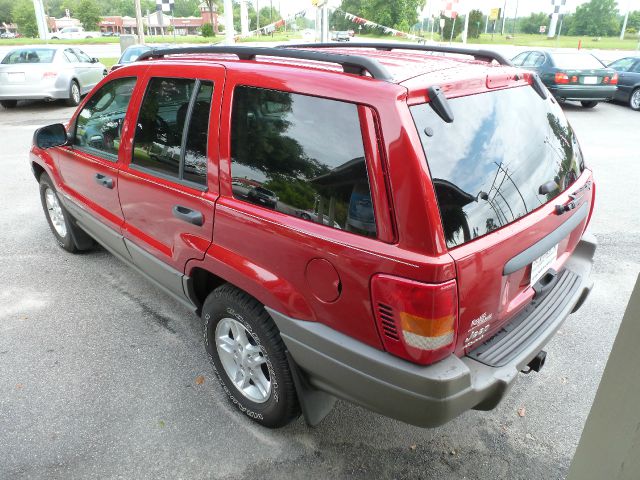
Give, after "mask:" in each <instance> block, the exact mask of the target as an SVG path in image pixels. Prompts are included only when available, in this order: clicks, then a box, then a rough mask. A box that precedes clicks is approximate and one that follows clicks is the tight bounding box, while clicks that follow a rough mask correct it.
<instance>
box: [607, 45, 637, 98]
mask: <svg viewBox="0 0 640 480" xmlns="http://www.w3.org/2000/svg"><path fill="white" fill-rule="evenodd" d="M609 67H611V68H613V69H614V70H615V71H616V72H618V76H619V79H618V91H617V92H616V100H617V101H619V102H624V103H626V104H627V105H629V106H630V107H631V108H633V109H634V110H640V57H625V58H621V59H620V60H616V61H615V62H613V63H612V64H610V65H609Z"/></svg>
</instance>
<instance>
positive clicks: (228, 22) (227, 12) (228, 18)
mask: <svg viewBox="0 0 640 480" xmlns="http://www.w3.org/2000/svg"><path fill="white" fill-rule="evenodd" d="M136 1H137V2H139V1H140V0H136ZM224 23H225V25H224V37H225V38H224V43H225V44H227V45H233V43H234V39H233V37H234V31H233V2H232V1H231V0H224Z"/></svg>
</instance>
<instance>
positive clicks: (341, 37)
mask: <svg viewBox="0 0 640 480" xmlns="http://www.w3.org/2000/svg"><path fill="white" fill-rule="evenodd" d="M331 40H333V41H334V42H348V41H350V40H351V35H350V34H349V32H347V31H344V32H331Z"/></svg>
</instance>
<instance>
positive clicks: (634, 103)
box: [629, 88, 640, 110]
mask: <svg viewBox="0 0 640 480" xmlns="http://www.w3.org/2000/svg"><path fill="white" fill-rule="evenodd" d="M629 103H630V104H631V108H633V109H634V110H640V88H636V89H635V90H634V92H633V93H632V94H631V100H630V101H629Z"/></svg>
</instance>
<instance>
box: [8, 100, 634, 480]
mask: <svg viewBox="0 0 640 480" xmlns="http://www.w3.org/2000/svg"><path fill="white" fill-rule="evenodd" d="M71 112H72V109H69V108H67V107H64V106H62V105H61V104H58V103H48V104H44V103H32V104H30V105H22V106H19V107H18V108H17V109H14V110H2V109H0V166H1V170H0V171H1V172H2V173H1V174H0V205H1V206H2V207H1V208H0V479H17V478H37V479H41V478H42V479H44V478H46V479H73V478H101V479H102V478H135V479H143V478H154V479H158V478H189V479H200V478H214V479H217V478H232V479H245V478H261V479H281V478H300V479H316V478H317V479H324V478H336V479H340V478H362V479H371V478H426V479H440V480H442V479H465V478H466V479H496V478H500V479H502V478H505V479H560V478H563V477H564V475H565V474H566V472H567V469H568V466H569V464H570V461H571V457H572V455H573V453H574V451H575V449H576V445H577V442H578V440H579V438H580V433H581V431H582V427H583V425H584V422H585V419H586V417H587V414H588V412H589V408H590V405H591V402H592V400H593V398H594V395H595V392H596V388H597V386H598V383H599V380H600V377H601V374H602V371H603V369H604V366H605V363H606V361H607V357H608V354H609V351H610V349H611V345H612V343H613V339H614V337H615V334H616V332H617V328H618V325H619V322H620V320H621V318H622V315H623V312H624V309H625V306H626V304H627V301H628V298H629V296H630V293H631V289H632V287H633V285H634V282H635V279H636V276H637V275H638V272H640V221H639V220H638V207H639V203H640V202H639V200H638V197H636V194H637V193H638V186H639V185H640V168H639V166H638V159H639V155H638V143H637V140H638V136H637V135H638V127H639V126H640V113H638V112H633V111H631V110H630V109H628V108H627V107H624V106H621V105H611V104H600V105H598V106H597V107H596V108H595V109H593V110H586V109H582V108H580V107H577V106H573V105H566V106H565V112H566V113H567V115H568V117H569V119H570V121H571V122H572V124H573V126H574V128H575V130H576V131H577V134H578V138H579V140H580V142H581V144H582V148H583V150H584V154H585V156H586V160H587V164H588V165H589V166H590V167H592V168H593V170H594V171H595V178H596V183H597V207H596V211H595V214H594V217H593V220H592V223H591V229H592V231H593V232H594V233H595V234H596V236H597V237H598V239H599V241H600V246H599V248H598V251H597V255H596V263H595V270H594V279H595V281H596V286H595V289H594V291H593V293H592V295H591V296H590V298H589V300H588V301H587V303H586V304H585V305H584V306H583V308H582V309H581V310H580V311H579V312H578V313H577V314H574V315H572V316H571V317H569V319H568V320H567V322H566V323H565V325H564V326H563V327H562V328H561V330H560V331H559V332H558V335H556V336H555V337H554V339H553V340H552V341H551V343H550V344H549V345H548V346H547V348H546V350H547V352H548V356H547V363H546V366H545V368H544V369H543V370H542V371H541V372H540V373H538V374H530V375H520V377H519V378H518V381H517V383H516V385H515V386H514V388H513V389H512V391H511V392H510V393H509V395H508V396H507V397H506V399H505V400H504V401H503V403H502V404H500V405H499V406H498V408H497V409H495V410H493V411H491V412H468V413H465V414H463V415H462V416H461V417H459V418H457V419H456V420H454V421H452V422H451V423H449V424H447V425H445V426H443V427H440V428H437V429H434V430H426V429H420V428H416V427H412V426H408V425H405V424H403V423H400V422H397V421H394V420H391V419H388V418H385V417H382V416H380V415H377V414H374V413H371V412H368V411H366V410H364V409H361V408H359V407H356V406H353V405H351V404H349V403H346V402H338V404H337V406H336V408H335V409H334V410H333V411H332V412H331V413H330V414H329V416H328V417H327V418H326V419H325V421H324V422H323V423H322V424H320V425H319V426H318V427H316V428H309V427H307V426H306V425H305V423H304V421H303V420H302V419H299V420H298V421H296V422H294V423H293V424H291V425H289V426H287V427H285V428H283V429H280V430H275V431H272V430H267V429H264V428H261V427H259V426H257V425H255V424H253V423H252V422H251V421H250V420H248V419H247V417H245V416H243V415H240V414H239V413H238V412H237V411H236V410H234V408H232V407H231V406H230V404H229V401H228V400H227V398H226V396H225V395H224V393H222V391H221V389H220V388H219V387H218V384H217V382H216V380H215V378H214V375H213V370H212V367H211V365H210V364H209V360H208V358H207V355H206V353H205V350H204V346H203V341H202V327H201V321H200V319H199V318H197V317H196V316H194V315H193V314H191V313H189V312H188V311H187V310H186V309H185V308H183V307H182V306H180V305H179V304H177V303H176V302H174V301H172V300H171V299H168V298H167V297H166V296H165V295H163V294H162V292H161V291H159V290H158V289H157V288H155V287H153V286H152V285H150V284H149V283H148V282H147V281H145V280H144V279H143V278H142V277H141V276H139V275H138V274H137V273H135V272H133V271H132V270H130V269H129V268H127V267H126V266H124V265H123V264H122V263H120V262H119V261H118V260H117V259H115V258H114V257H113V256H112V255H110V254H109V253H107V252H105V251H104V250H100V249H98V250H96V251H93V252H89V253H84V254H80V255H71V254H68V253H66V252H65V251H63V250H61V249H60V248H59V247H58V246H57V245H56V244H55V242H54V240H53V237H52V235H51V233H50V231H49V228H48V226H47V223H46V221H45V217H44V215H43V212H42V208H41V206H40V200H39V197H38V186H37V184H36V182H35V180H34V178H33V176H32V173H31V171H30V168H29V162H28V149H29V145H30V142H31V138H32V134H33V130H34V129H35V128H36V127H37V126H39V125H43V124H48V123H53V122H58V121H63V120H66V119H67V118H68V117H69V116H70V114H71ZM523 121H526V120H525V119H523ZM199 377H200V378H199ZM202 380H204V381H202Z"/></svg>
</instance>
